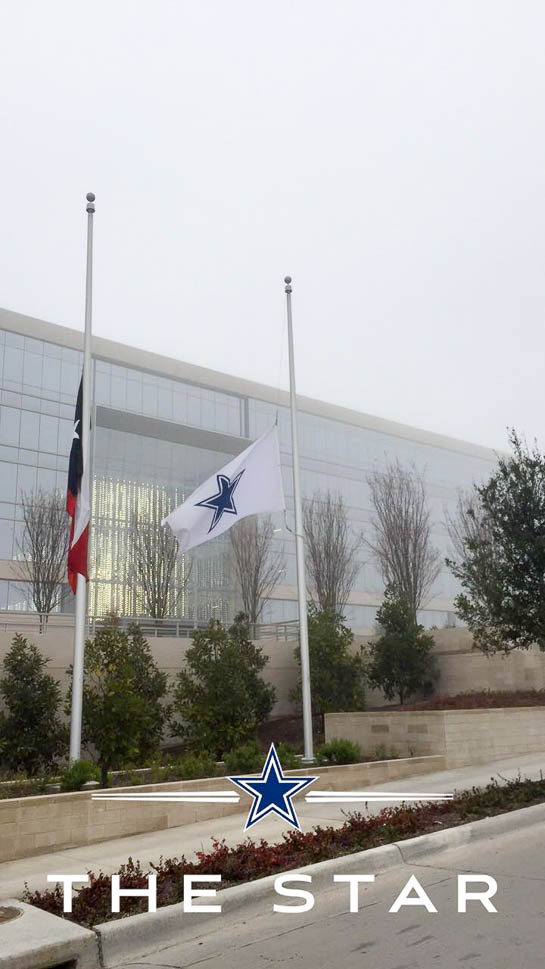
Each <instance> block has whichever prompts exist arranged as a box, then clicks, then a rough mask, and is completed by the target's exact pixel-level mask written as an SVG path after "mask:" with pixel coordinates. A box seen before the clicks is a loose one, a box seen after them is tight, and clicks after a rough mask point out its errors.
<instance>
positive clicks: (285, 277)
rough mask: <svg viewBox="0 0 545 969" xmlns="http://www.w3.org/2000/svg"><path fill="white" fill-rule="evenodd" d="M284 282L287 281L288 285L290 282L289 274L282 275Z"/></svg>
mask: <svg viewBox="0 0 545 969" xmlns="http://www.w3.org/2000/svg"><path fill="white" fill-rule="evenodd" d="M284 282H285V283H287V284H288V286H289V284H290V283H291V276H284Z"/></svg>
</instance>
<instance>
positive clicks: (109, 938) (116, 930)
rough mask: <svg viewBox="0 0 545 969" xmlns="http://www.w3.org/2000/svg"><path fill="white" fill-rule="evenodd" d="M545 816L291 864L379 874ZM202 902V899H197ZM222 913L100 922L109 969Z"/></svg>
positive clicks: (237, 890) (249, 891)
mask: <svg viewBox="0 0 545 969" xmlns="http://www.w3.org/2000/svg"><path fill="white" fill-rule="evenodd" d="M543 822H545V803H543V804H534V805H532V806H531V807H527V808H520V809H519V810H518V811H509V812H506V813H505V814H499V815H495V816H494V817H491V818H483V819H481V820H479V821H471V822H468V823H467V824H461V825H458V826H457V827H453V828H447V829H446V830H444V831H434V832H432V833H430V834H422V835H418V836H417V837H416V838H408V839H407V840H403V841H395V842H393V843H392V844H388V845H380V846H379V847H378V848H368V849H366V850H365V851H358V852H357V853H355V854H351V855H344V856H339V857H338V858H331V859H328V860H327V861H320V862H317V863H316V864H314V865H306V866H304V867H301V868H294V869H290V871H292V873H295V872H297V873H301V874H308V875H312V881H313V885H314V887H315V888H316V887H324V886H327V887H330V886H331V885H332V884H333V874H335V873H338V872H339V871H340V869H341V867H342V870H343V873H346V874H352V873H356V872H365V873H370V874H378V873H380V872H384V871H388V870H389V869H390V868H395V867H396V866H398V865H403V864H406V863H407V862H409V861H416V860H418V859H419V858H423V857H424V856H426V855H429V854H432V853H435V852H438V851H444V850H446V849H447V848H456V847H459V846H461V845H465V844H468V843H469V842H476V841H481V840H484V839H486V838H491V837H495V836H497V835H500V834H504V833H505V832H508V831H514V830H520V829H521V828H526V827H531V826H532V825H535V824H540V823H543ZM281 874H285V873H283V872H277V873H276V874H275V875H267V876H266V877H265V878H259V879H257V880H256V881H253V882H246V883H245V884H244V885H235V886H234V887H233V888H225V889H223V890H221V891H220V892H218V896H217V902H218V903H221V906H222V915H233V914H234V913H236V912H238V911H239V910H240V909H242V908H244V907H245V906H246V905H247V904H254V903H255V902H259V901H260V900H261V899H266V898H268V899H269V900H270V898H271V895H272V893H273V889H274V882H275V879H276V878H278V877H279V876H280V875H281ZM197 904H198V903H197ZM218 914H219V913H209V912H200V913H199V912H185V909H184V902H178V903H176V904H175V905H167V906H165V907H164V908H160V909H159V910H158V911H157V912H155V913H153V914H152V915H150V914H148V913H142V914H140V915H131V916H128V917H127V918H124V919H118V920H116V921H112V922H103V923H102V924H101V925H95V926H94V931H95V932H96V934H97V936H98V940H99V948H100V951H101V953H102V960H101V963H102V966H103V967H104V969H114V967H115V966H119V965H120V963H122V962H126V961H128V960H130V959H134V958H135V957H141V956H146V955H149V954H150V953H153V952H157V950H158V949H166V948H168V946H171V945H175V944H176V943H178V942H182V941H184V938H185V937H186V936H189V937H191V936H193V937H194V936H195V935H198V934H201V933H202V931H203V929H205V928H206V927H208V925H209V921H210V920H211V919H217V917H218Z"/></svg>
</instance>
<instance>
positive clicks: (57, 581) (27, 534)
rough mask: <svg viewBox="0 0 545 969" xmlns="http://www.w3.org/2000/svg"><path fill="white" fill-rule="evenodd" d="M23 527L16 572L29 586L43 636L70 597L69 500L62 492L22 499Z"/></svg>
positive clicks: (18, 544) (22, 497)
mask: <svg viewBox="0 0 545 969" xmlns="http://www.w3.org/2000/svg"><path fill="white" fill-rule="evenodd" d="M21 506H22V509H23V527H22V530H21V533H20V535H19V536H18V538H17V540H16V544H17V550H18V553H19V556H20V557H19V558H18V559H17V561H16V563H15V570H16V572H17V574H18V576H19V578H20V579H21V580H22V581H24V582H27V583H28V584H29V586H30V594H31V598H32V602H33V604H34V608H35V609H36V612H37V613H38V615H39V617H40V632H43V630H44V627H45V626H46V625H47V620H48V618H49V615H50V614H51V613H52V612H53V610H54V609H56V608H57V606H58V605H59V604H60V603H61V601H62V599H63V598H64V596H65V595H66V593H67V588H66V586H65V585H64V578H65V575H66V557H67V554H68V518H67V515H66V498H65V496H64V495H61V493H60V492H59V491H53V492H43V491H33V492H28V493H25V494H23V495H22V496H21Z"/></svg>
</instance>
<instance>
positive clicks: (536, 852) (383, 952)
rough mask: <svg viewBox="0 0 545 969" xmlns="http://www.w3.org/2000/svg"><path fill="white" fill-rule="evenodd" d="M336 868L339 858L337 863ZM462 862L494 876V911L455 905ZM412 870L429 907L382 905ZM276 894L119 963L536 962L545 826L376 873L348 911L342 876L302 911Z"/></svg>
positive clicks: (348, 967)
mask: <svg viewBox="0 0 545 969" xmlns="http://www.w3.org/2000/svg"><path fill="white" fill-rule="evenodd" d="M342 871H343V864H342V859H340V860H339V868H338V873H339V874H342ZM461 872H469V873H475V874H480V875H483V874H487V875H492V876H493V877H494V878H495V879H496V881H497V885H498V888H497V894H496V895H495V896H494V898H493V899H492V903H493V904H494V906H495V908H496V909H497V913H496V914H492V913H489V912H487V911H486V910H485V909H484V907H483V906H482V904H481V902H479V901H469V902H468V903H467V911H466V913H458V911H457V875H458V874H459V873H461ZM363 873H364V872H362V874H363ZM413 874H414V875H416V877H417V879H418V881H419V882H420V884H421V885H422V887H423V888H424V889H425V890H426V892H427V894H428V895H429V897H430V899H431V902H432V903H433V905H434V906H435V907H436V908H437V913H430V912H427V911H426V909H425V908H423V907H409V908H401V910H400V911H399V912H397V913H395V914H394V913H391V912H389V908H390V907H391V906H392V904H393V902H394V900H395V899H396V897H397V895H398V894H399V892H400V891H401V890H402V888H403V887H404V885H405V884H406V882H407V881H408V879H409V878H410V876H411V875H413ZM303 887H305V888H306V889H308V887H309V886H308V885H305V886H303ZM482 887H483V886H482V885H478V886H471V890H478V889H480V890H482ZM217 900H218V901H220V900H221V894H220V895H219V896H218V899H217ZM274 901H276V902H281V903H289V902H290V900H289V899H281V898H279V897H278V896H274V894H273V895H272V897H271V898H270V899H267V900H266V901H263V900H261V901H260V902H259V903H255V904H254V905H252V906H249V907H248V908H246V909H243V910H240V911H239V912H238V913H236V914H233V915H232V916H227V915H225V914H220V915H217V916H216V915H215V916H213V917H208V918H207V920H206V923H205V927H204V926H203V931H202V933H201V934H198V932H199V930H198V929H197V928H194V929H193V931H192V932H191V933H188V937H187V938H186V940H185V941H184V942H182V943H178V944H176V945H174V946H169V947H168V948H165V949H158V951H157V952H155V953H153V954H151V955H146V956H143V957H139V958H138V961H137V962H136V961H135V962H130V961H128V962H126V963H124V964H123V969H136V967H137V966H138V967H140V969H142V967H145V966H148V967H151V966H155V967H157V969H166V967H168V969H182V967H183V969H189V967H192V966H198V967H200V969H208V967H221V969H256V967H259V966H263V967H265V966H294V967H298V969H333V967H335V969H336V967H339V969H340V967H342V969H365V967H369V969H370V967H372V969H542V967H543V966H544V965H545V945H544V943H545V839H544V838H543V826H542V825H540V826H532V827H528V828H524V829H522V830H514V831H512V832H508V833H505V834H502V835H500V836H496V837H492V838H487V839H485V840H482V841H478V842H476V843H470V844H469V845H465V846H463V847H458V848H450V849H448V850H445V851H442V852H438V853H435V854H430V855H427V856H425V857H423V858H420V859H419V860H418V862H411V863H410V864H409V865H406V864H402V865H399V866H398V867H396V868H392V869H390V870H389V871H387V872H384V873H383V874H380V873H379V874H377V875H376V881H375V883H373V884H367V885H362V886H361V887H360V905H359V911H357V912H354V913H350V911H349V898H348V886H347V885H346V884H345V885H343V884H338V885H335V886H333V885H332V887H331V889H329V888H325V889H322V891H319V890H316V894H315V906H314V908H313V909H312V911H310V912H308V914H306V915H301V914H299V915H297V914H295V915H294V914H289V915H287V914H280V913H274V912H273V911H272V906H273V902H274ZM197 904H198V903H197ZM298 904H300V903H299V902H298ZM181 918H183V915H182V916H181Z"/></svg>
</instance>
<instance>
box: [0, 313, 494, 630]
mask: <svg viewBox="0 0 545 969" xmlns="http://www.w3.org/2000/svg"><path fill="white" fill-rule="evenodd" d="M81 345H82V334H81V332H78V331H76V330H72V329H69V328H67V327H61V326H57V325H55V324H51V323H46V322H44V321H41V320H36V319H33V318H30V317H26V316H22V315H21V314H18V313H13V312H10V311H7V310H0V609H2V610H31V609H32V604H31V599H30V596H29V592H28V586H27V585H25V583H24V582H22V581H21V579H20V576H19V574H18V570H17V559H18V558H19V557H20V552H19V542H20V535H21V495H23V494H29V493H31V492H34V491H36V490H37V489H41V490H43V491H46V492H48V491H52V490H54V489H59V490H60V491H61V492H62V493H65V491H66V479H67V467H68V454H69V450H70V446H71V441H72V435H73V419H74V408H75V399H76V393H77V388H78V384H79V380H80V374H81V365H82V353H81V350H80V349H79V348H80V347H81ZM93 356H94V363H93V367H94V372H93V387H94V408H93V416H94V420H93V438H92V450H93V467H92V470H93V502H92V532H91V535H92V539H91V580H90V590H89V591H90V602H89V612H90V614H91V615H97V616H99V615H103V614H104V613H106V612H108V611H111V610H115V611H116V612H118V613H119V614H121V615H138V614H141V613H142V611H143V609H142V600H141V596H140V593H139V588H138V583H137V582H135V580H134V577H131V575H130V571H129V569H128V567H127V561H128V536H129V529H130V522H131V518H132V516H133V515H134V513H135V510H136V509H138V513H139V514H140V515H143V516H144V517H150V518H153V517H158V516H159V515H161V516H162V515H164V514H166V513H167V512H168V511H169V510H170V509H171V508H173V507H174V506H175V505H177V504H179V503H180V502H181V501H183V500H184V498H185V497H186V496H187V495H188V494H190V493H191V492H192V491H193V489H194V488H196V487H197V485H198V484H199V483H201V482H202V481H203V480H204V479H205V478H206V477H208V476H209V475H210V474H212V473H214V472H215V471H217V470H218V469H219V468H220V467H221V466H222V465H223V464H225V463H226V462H227V461H228V460H229V459H230V457H232V456H233V455H234V454H236V453H238V452H239V451H241V450H243V449H244V448H245V447H246V446H247V445H248V443H249V441H251V440H253V439H255V438H256V437H257V436H258V435H259V434H261V433H262V432H263V431H264V430H265V429H266V428H267V427H269V426H270V425H271V423H273V422H274V420H275V419H276V417H277V416H278V424H279V432H280V446H281V456H282V465H283V472H284V487H285V492H286V496H287V502H288V513H287V522H286V521H285V520H284V517H283V516H278V515H277V516H275V518H274V520H275V526H276V528H277V531H276V532H275V539H274V540H275V541H276V542H278V543H280V544H281V545H282V547H283V552H284V560H285V569H284V571H283V572H282V574H281V575H280V577H279V582H278V585H277V587H276V589H275V591H274V593H273V597H272V598H271V599H270V600H269V601H268V602H267V604H266V607H265V610H264V614H263V621H266V622H274V621H280V620H284V619H292V618H295V617H296V614H297V610H296V588H295V582H296V579H295V548H294V543H293V537H292V534H291V532H290V530H289V528H290V527H293V487H292V477H291V473H292V472H291V434H290V423H289V409H288V403H289V402H288V398H287V394H286V393H285V392H284V391H278V390H275V389H274V388H270V387H265V386H262V385H259V384H256V383H253V382H251V381H246V380H241V379H238V378H235V377H232V376H229V375H226V374H220V373H217V372H215V371H209V370H205V369H204V368H201V367H196V366H193V365H189V364H184V363H182V362H180V361H176V360H171V359H169V358H166V357H161V356H158V355H156V354H152V353H146V352H144V351H140V350H137V349H135V348H132V347H127V346H123V345H121V344H117V343H114V342H112V341H109V340H105V339H102V338H98V337H97V338H94V339H93ZM299 406H300V415H299V426H300V449H301V477H302V488H303V495H304V497H306V498H312V497H313V495H315V494H317V493H322V494H324V493H326V492H328V491H329V492H331V493H333V494H340V495H342V496H343V499H344V501H345V504H346V507H347V509H348V513H349V517H350V521H351V526H352V528H353V530H354V533H355V534H360V533H363V535H364V536H365V535H367V536H368V537H370V536H371V524H370V522H371V517H372V515H371V508H370V498H369V488H368V485H367V480H366V479H367V476H368V475H369V473H370V472H372V471H374V470H380V469H381V467H384V465H385V463H387V462H389V461H392V460H395V459H396V458H399V460H400V462H401V463H402V464H403V465H405V466H414V467H415V468H416V469H418V470H419V471H421V472H422V473H423V474H424V475H425V480H426V486H427V492H428V498H429V505H430V508H431V512H432V518H433V541H434V544H435V546H436V547H437V548H438V550H439V551H440V552H441V555H442V557H443V558H444V555H445V554H446V553H447V551H448V536H447V532H446V528H445V513H446V510H447V509H451V510H452V508H453V507H454V505H455V502H456V499H457V495H458V492H459V490H460V489H461V488H468V487H470V486H471V484H472V483H473V482H474V481H479V480H482V478H483V477H485V476H486V475H488V474H489V473H490V471H491V470H492V468H493V466H494V464H495V460H496V458H495V454H494V452H493V451H491V450H489V449H487V448H484V447H479V446H476V445H472V444H468V443H465V442H463V441H458V440H453V439H450V438H445V437H442V436H440V435H437V434H432V433H429V432H426V431H423V430H418V429H416V428H411V427H408V426H405V425H401V424H395V423H392V422H389V421H386V420H382V419H380V418H375V417H370V416H369V415H365V414H360V413H357V412H355V411H348V410H345V409H344V408H340V407H336V406H334V405H331V404H326V403H322V402H320V401H315V400H310V399H307V398H300V404H299ZM287 526H288V527H287ZM228 550H229V539H228V536H223V537H219V538H217V539H213V540H212V541H210V542H208V543H206V544H205V545H203V546H201V547H200V548H199V549H197V550H195V552H194V553H190V554H191V555H192V557H193V566H192V569H191V574H190V577H189V580H188V582H187V585H186V588H185V591H184V593H183V594H182V595H181V596H179V598H176V599H175V600H174V599H173V604H172V609H171V612H172V613H173V614H176V615H178V616H182V617H186V618H187V619H188V620H194V619H199V620H205V619H207V618H209V617H210V616H215V617H218V618H221V619H224V620H228V619H230V618H231V617H232V616H233V614H234V612H235V610H236V609H237V607H238V606H239V605H240V604H239V603H238V602H237V590H236V582H235V581H234V577H233V570H232V568H231V567H230V565H229V555H228ZM360 560H361V567H360V570H359V574H358V578H357V580H356V583H355V587H354V589H353V591H352V594H351V597H350V601H349V603H348V605H347V608H346V615H347V619H348V620H349V622H350V623H351V624H352V626H353V627H354V628H355V629H356V630H361V631H364V630H370V629H372V628H373V624H374V618H375V613H376V608H377V606H378V604H379V603H380V600H381V594H382V589H383V584H382V580H381V577H380V574H379V573H378V571H377V569H376V566H375V565H374V563H373V561H372V556H371V554H370V552H369V549H368V548H366V546H365V545H364V544H362V546H361V549H360ZM188 564H189V563H188V562H186V561H185V560H184V559H183V558H180V559H179V560H178V564H177V569H178V570H179V575H178V584H179V585H182V584H183V578H184V574H183V573H184V570H187V568H188ZM456 591H457V586H456V582H455V580H454V578H453V576H452V575H451V574H450V573H449V571H448V570H447V569H446V568H443V569H442V570H441V573H440V575H439V577H438V579H437V582H436V584H435V587H434V589H433V594H432V598H431V599H430V601H429V602H428V603H427V604H426V609H425V610H424V611H423V613H422V615H421V620H422V621H423V622H424V623H425V625H427V626H431V625H436V626H443V625H448V624H452V623H453V622H454V614H453V598H454V595H455V594H456ZM61 608H62V609H64V610H67V611H70V610H71V609H72V608H73V599H72V597H71V596H67V597H66V599H65V600H64V603H63V605H62V606H61Z"/></svg>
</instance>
